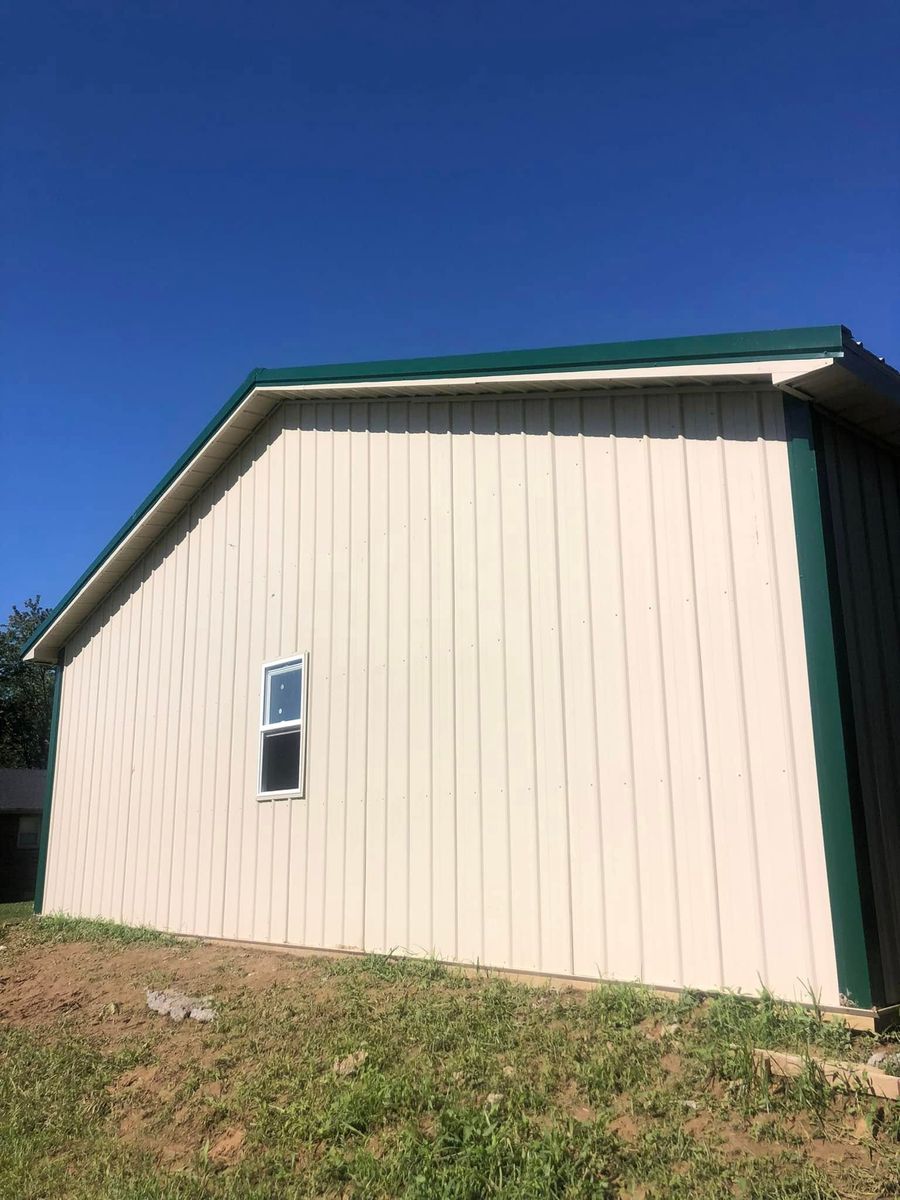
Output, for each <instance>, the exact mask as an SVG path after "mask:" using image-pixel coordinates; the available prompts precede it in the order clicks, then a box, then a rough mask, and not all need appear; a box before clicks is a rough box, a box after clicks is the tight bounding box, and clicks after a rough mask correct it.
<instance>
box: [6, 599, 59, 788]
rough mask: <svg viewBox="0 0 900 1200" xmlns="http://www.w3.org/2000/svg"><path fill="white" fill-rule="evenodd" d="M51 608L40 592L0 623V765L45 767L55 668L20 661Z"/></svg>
mask: <svg viewBox="0 0 900 1200" xmlns="http://www.w3.org/2000/svg"><path fill="white" fill-rule="evenodd" d="M49 611H50V610H49V609H47V608H43V607H42V606H41V598H40V596H36V597H33V598H30V599H28V600H26V601H25V603H24V604H23V605H22V607H21V608H18V607H17V606H16V605H15V604H14V605H13V609H12V612H11V613H10V614H9V617H8V618H7V620H6V624H5V625H0V767H46V765H47V750H48V747H49V744H50V720H51V715H52V710H53V681H54V676H55V674H56V672H55V668H53V667H45V666H42V665H41V664H40V663H24V662H22V658H21V654H22V646H23V645H24V643H25V642H26V641H27V640H28V638H29V637H30V636H31V635H32V633H34V631H35V629H37V627H38V626H39V625H40V624H41V622H42V621H43V620H44V618H45V617H46V616H47V614H48V612H49Z"/></svg>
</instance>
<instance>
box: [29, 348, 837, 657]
mask: <svg viewBox="0 0 900 1200" xmlns="http://www.w3.org/2000/svg"><path fill="white" fill-rule="evenodd" d="M849 340H850V331H849V330H848V329H846V328H845V327H844V326H843V325H819V326H810V327H805V328H801V329H776V330H767V331H759V332H755V333H716V334H710V335H709V336H705V337H683V338H662V339H657V340H654V341H638V342H601V343H597V344H591V345H585V346H557V347H552V348H550V349H544V350H505V351H501V352H500V353H493V354H457V355H450V356H448V357H445V358H405V359H386V360H383V361H379V362H362V363H333V364H330V365H325V366H317V367H279V368H266V367H260V368H258V369H257V370H255V371H251V372H250V374H249V375H248V376H247V378H246V379H245V380H244V382H243V383H242V384H241V386H240V387H239V388H238V389H237V391H235V392H233V393H232V395H231V396H230V397H229V399H228V400H227V402H226V403H225V404H224V405H223V406H222V408H220V409H219V411H218V412H217V413H216V415H215V416H214V417H213V418H212V420H211V421H210V422H209V423H208V424H207V425H206V427H205V428H204V429H203V430H202V431H201V432H200V433H199V434H198V435H197V437H196V438H194V440H193V441H192V442H191V444H190V446H188V448H187V449H186V450H185V452H184V453H183V454H182V455H181V457H180V458H179V459H178V460H177V462H175V463H174V464H173V465H172V466H171V467H170V468H169V470H168V471H167V472H166V473H165V475H164V476H163V477H162V479H161V480H160V481H159V483H157V484H156V486H155V487H154V488H153V490H152V491H151V492H150V494H149V495H148V496H147V497H146V499H145V500H144V501H143V502H142V503H141V504H140V505H139V506H138V507H137V508H136V509H135V511H134V512H133V513H132V514H131V516H130V517H129V518H128V520H127V521H126V522H125V524H124V525H123V526H122V528H121V529H119V531H118V532H117V533H116V534H115V535H114V536H113V537H112V538H111V539H110V540H109V542H107V544H106V545H105V546H104V547H103V549H102V550H101V551H100V553H99V554H98V555H97V557H96V558H95V559H94V561H93V562H92V563H91V564H90V566H89V567H88V568H87V570H86V571H84V572H83V573H82V574H81V575H80V576H79V578H78V579H77V580H76V581H75V583H74V584H73V585H72V586H71V587H70V588H69V590H68V591H67V592H66V594H65V595H64V596H63V598H62V600H60V602H59V604H57V605H56V607H55V608H54V609H53V611H52V612H51V613H50V615H49V616H48V617H47V619H46V620H45V621H44V623H43V624H42V625H41V626H40V627H39V628H38V629H36V630H35V632H34V634H33V635H32V636H31V638H30V639H29V640H28V641H27V642H26V643H25V645H24V646H23V647H22V653H23V654H25V653H27V652H28V651H29V650H30V649H31V648H32V646H34V644H35V643H36V642H37V641H38V640H39V639H40V638H41V636H42V635H43V634H44V632H45V631H46V630H47V629H49V627H50V626H51V625H52V624H53V622H54V621H55V620H56V619H57V618H58V617H59V616H60V615H61V614H62V613H63V612H64V611H65V609H66V608H67V607H68V605H69V604H70V603H71V601H72V600H74V598H75V597H76V596H77V595H78V593H79V592H80V591H81V589H82V588H83V587H84V585H85V584H86V583H87V582H88V580H89V579H90V578H91V577H92V576H93V575H94V573H95V572H96V571H97V570H99V568H100V567H101V566H102V565H103V563H104V562H106V560H107V559H108V558H109V556H110V555H111V554H112V553H113V551H114V550H115V549H116V547H117V546H118V545H119V543H120V542H122V541H124V540H125V538H126V537H127V536H128V534H129V533H131V531H132V529H134V527H135V526H136V525H137V524H138V522H139V521H140V520H141V519H142V517H144V516H145V514H146V513H147V512H148V511H149V510H150V509H151V508H152V507H153V505H154V504H155V503H156V501H157V500H158V499H159V497H160V496H161V495H162V494H163V493H164V492H165V491H166V490H167V488H168V487H169V486H170V485H171V484H172V483H173V482H174V480H175V479H176V478H177V477H178V476H179V475H180V474H181V472H182V471H183V470H184V468H185V467H186V466H187V465H188V463H190V462H191V460H192V459H193V458H195V457H196V455H197V454H198V453H199V451H200V450H202V449H203V447H204V446H205V445H206V443H207V442H208V441H209V440H210V438H211V437H213V435H214V434H215V433H216V432H217V430H218V429H219V428H220V427H221V426H222V425H223V424H224V423H225V421H227V420H228V418H229V417H230V416H231V414H232V413H233V412H234V410H235V409H236V408H237V407H238V405H239V404H240V403H241V401H242V400H244V399H245V398H246V396H248V395H249V393H250V392H251V391H252V390H253V389H254V388H255V387H277V386H279V385H280V386H282V387H287V386H291V385H300V384H314V383H348V384H349V383H360V382H363V381H366V382H378V381H379V380H386V379H397V380H415V379H422V380H426V379H435V378H451V379H464V378H466V377H467V376H474V375H513V374H526V373H531V372H541V371H589V370H615V369H617V368H619V369H627V368H641V367H672V366H685V365H690V364H692V363H696V364H697V365H698V366H699V365H701V364H703V365H705V364H710V363H739V362H752V361H754V360H766V359H804V358H820V357H838V356H840V355H842V354H843V353H844V347H845V345H846V344H849Z"/></svg>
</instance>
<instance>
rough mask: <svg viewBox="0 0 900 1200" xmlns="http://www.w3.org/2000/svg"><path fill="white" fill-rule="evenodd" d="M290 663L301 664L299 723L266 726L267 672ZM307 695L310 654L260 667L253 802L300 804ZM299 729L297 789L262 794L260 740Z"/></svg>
mask: <svg viewBox="0 0 900 1200" xmlns="http://www.w3.org/2000/svg"><path fill="white" fill-rule="evenodd" d="M291 663H299V664H300V720H299V721H276V722H274V723H270V724H268V725H267V724H266V723H265V721H266V672H267V671H271V670H272V669H273V668H274V667H286V666H289V665H290V664H291ZM308 695H309V651H308V650H305V651H303V652H298V653H297V654H288V655H287V657H286V658H273V659H272V660H271V662H265V663H263V665H262V672H261V674H260V684H259V750H258V754H257V757H258V759H259V761H258V763H257V767H256V798H257V800H302V799H303V798H304V796H305V795H306V708H307V697H308ZM298 727H299V729H300V783H299V786H298V787H295V788H287V789H285V790H284V791H280V792H264V791H263V790H262V770H263V738H264V735H265V734H267V733H272V732H274V731H276V730H282V731H287V730H288V729H296V728H298Z"/></svg>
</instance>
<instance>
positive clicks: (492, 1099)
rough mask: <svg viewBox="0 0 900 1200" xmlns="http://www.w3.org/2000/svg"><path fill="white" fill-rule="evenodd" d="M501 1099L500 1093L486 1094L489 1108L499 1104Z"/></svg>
mask: <svg viewBox="0 0 900 1200" xmlns="http://www.w3.org/2000/svg"><path fill="white" fill-rule="evenodd" d="M502 1099H503V1093H502V1092H488V1094H487V1103H488V1104H490V1105H491V1107H493V1106H494V1105H495V1104H499V1103H500V1101H501V1100H502Z"/></svg>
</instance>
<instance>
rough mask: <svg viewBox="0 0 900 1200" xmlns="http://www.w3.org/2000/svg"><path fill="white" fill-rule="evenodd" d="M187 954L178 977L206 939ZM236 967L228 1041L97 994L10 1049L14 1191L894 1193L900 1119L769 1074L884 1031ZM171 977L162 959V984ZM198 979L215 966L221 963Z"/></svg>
mask: <svg viewBox="0 0 900 1200" xmlns="http://www.w3.org/2000/svg"><path fill="white" fill-rule="evenodd" d="M48 920H49V921H51V922H54V921H55V922H56V925H53V924H52V923H51V924H50V925H46V926H45V925H44V922H45V921H48ZM35 924H36V925H39V926H44V931H43V933H42V934H40V935H39V940H32V931H31V927H30V926H21V927H17V929H16V930H15V931H14V937H15V939H17V944H16V945H14V946H13V947H12V948H13V950H15V951H16V959H17V961H19V962H24V963H26V964H27V962H28V956H29V955H32V956H34V957H33V965H36V964H38V962H39V960H41V957H42V956H44V958H45V959H46V958H47V957H48V956H51V957H52V956H54V955H55V956H56V957H53V958H52V961H53V962H54V963H56V962H57V960H58V961H59V963H60V970H63V969H64V964H65V953H66V944H67V943H69V942H72V941H74V940H82V941H85V942H86V943H89V944H93V945H94V946H95V948H96V951H95V952H96V960H97V961H99V962H103V961H104V960H103V959H102V957H101V956H102V951H103V946H102V943H103V942H104V941H106V942H107V943H118V942H121V941H122V940H138V941H147V943H148V945H150V946H151V948H152V945H153V943H154V939H153V938H150V937H147V936H146V931H143V932H142V931H128V932H127V933H124V932H122V928H121V927H117V926H109V925H106V924H105V923H99V922H84V923H75V922H68V921H66V922H60V921H59V920H58V919H56V918H42V920H41V921H40V922H36V923H35ZM79 925H80V926H81V927H82V928H83V929H84V934H83V936H82V937H81V938H80V939H78V938H77V935H76V930H77V929H78V928H79ZM54 928H55V929H56V930H57V934H58V936H57V935H54V936H49V932H48V931H50V930H53V929H54ZM136 932H137V933H138V934H139V935H140V936H138V937H137V938H135V937H134V936H133V935H134V934H135V933H136ZM40 939H42V940H40ZM169 941H171V939H169ZM164 943H165V939H162V944H164ZM58 944H59V948H58ZM179 944H181V945H186V950H185V953H186V956H187V957H186V958H185V959H181V958H179V960H178V964H179V965H178V969H179V972H180V977H181V978H182V979H185V978H189V972H190V963H191V954H192V952H193V947H192V945H191V944H190V943H187V944H185V943H179ZM218 953H219V954H220V955H221V964H220V965H221V968H222V969H221V973H220V975H219V976H217V978H218V980H219V982H218V983H217V985H216V988H215V997H214V1003H215V1004H216V1005H217V1007H218V1010H219V1017H218V1020H217V1021H216V1022H215V1023H214V1024H213V1025H209V1026H203V1027H199V1026H196V1025H193V1024H192V1023H191V1022H185V1023H184V1024H183V1025H176V1024H173V1023H172V1022H170V1021H167V1020H165V1019H163V1018H160V1019H158V1020H157V1019H156V1018H154V1020H153V1023H152V1024H148V1023H147V1021H146V1020H145V1021H144V1023H143V1026H142V1027H141V1028H140V1029H137V1028H136V1026H135V1019H136V1014H139V1013H140V1008H139V1007H138V1006H137V1005H136V1006H135V1007H134V1008H133V1009H132V1010H131V1011H130V1015H129V1011H127V1006H123V1008H124V1009H125V1011H123V1012H122V1013H121V1014H115V1013H114V1014H112V1015H110V1016H108V1017H105V1018H104V1020H103V1021H102V1023H96V1022H94V1023H92V1021H91V1020H89V1019H82V1018H81V1017H80V1016H79V1013H80V1012H84V1013H86V1012H88V1005H87V1003H85V1004H84V1005H83V1007H82V1009H80V1010H79V1009H69V1010H67V1011H66V1013H65V1014H64V1016H62V1017H60V1018H59V1020H58V1021H56V1020H54V1019H53V1018H52V1016H48V1017H47V1019H46V1021H44V1023H43V1024H41V1025H40V1027H39V1028H38V1027H30V1026H29V1027H12V1026H10V1027H8V1028H6V1030H5V1031H4V1032H3V1033H2V1034H0V1197H6V1196H10V1197H13V1196H15V1197H16V1198H17V1200H61V1198H63V1197H65V1198H67V1200H68V1198H72V1200H87V1198H88V1197H90V1198H91V1200H93V1198H95V1197H101V1198H104V1200H157V1198H162V1197H165V1198H166V1200H200V1198H201V1197H202V1198H203V1200H237V1198H238V1197H240V1198H241V1200H262V1198H263V1197H264V1198H265V1200H282V1198H285V1200H287V1198H291V1200H293V1198H299V1197H313V1196H333V1197H361V1198H372V1200H375V1198H386V1197H394V1196H404V1197H413V1198H420V1200H426V1198H427V1200H431V1198H433V1197H436V1198H442V1197H446V1198H448V1200H481V1198H482V1197H502V1198H505V1200H513V1198H515V1200H543V1198H556V1197H560V1198H562V1197H566V1198H581V1197H584V1198H585V1200H586V1198H588V1197H591V1198H593V1197H600V1198H603V1197H623V1198H625V1197H633V1198H636V1197H641V1198H642V1200H663V1198H665V1200H682V1198H683V1200H720V1198H722V1197H732V1196H734V1197H745V1198H747V1200H838V1198H841V1200H852V1198H853V1197H858V1198H859V1200H863V1197H876V1196H884V1197H887V1196H897V1195H900V1120H897V1119H896V1118H895V1115H894V1114H893V1111H892V1109H891V1108H890V1106H888V1107H885V1106H884V1105H883V1104H879V1103H878V1102H875V1101H873V1100H869V1099H866V1098H860V1097H852V1096H836V1095H835V1094H834V1093H832V1092H831V1091H830V1090H829V1089H826V1088H824V1086H823V1085H822V1081H821V1080H820V1079H817V1078H816V1075H815V1071H814V1069H813V1068H812V1067H811V1069H810V1072H809V1073H808V1077H801V1078H800V1079H798V1080H787V1081H778V1080H770V1079H768V1078H766V1077H764V1076H763V1075H761V1074H760V1073H759V1072H758V1071H757V1070H755V1069H754V1068H753V1067H752V1060H750V1058H749V1050H751V1049H752V1048H754V1047H756V1046H771V1047H773V1048H779V1049H784V1050H790V1051H793V1052H795V1053H796V1052H799V1053H804V1052H806V1053H809V1054H812V1053H814V1052H818V1051H819V1050H822V1051H826V1052H827V1053H829V1054H835V1055H836V1054H837V1053H843V1054H844V1055H845V1056H849V1054H851V1053H852V1054H853V1055H854V1056H859V1055H860V1054H863V1053H864V1052H865V1050H866V1049H867V1047H868V1045H869V1043H870V1042H871V1039H869V1040H868V1041H866V1039H859V1038H858V1037H857V1036H856V1035H852V1034H851V1033H850V1032H849V1031H848V1030H847V1029H846V1028H845V1027H844V1026H842V1025H840V1024H838V1025H835V1024H826V1023H824V1022H822V1021H821V1020H820V1019H819V1018H818V1016H817V1015H816V1013H815V1012H810V1011H809V1010H805V1009H802V1008H798V1007H797V1006H792V1005H784V1004H781V1003H779V1002H777V1001H775V1000H773V999H772V998H770V997H764V998H763V1000H762V1001H761V1002H755V1003H754V1002H751V1001H749V1000H745V999H742V998H740V997H722V998H718V999H714V1000H703V999H702V998H701V997H699V996H696V995H692V994H685V995H684V996H682V997H680V998H675V999H666V998H662V997H660V996H658V995H655V994H654V993H652V992H651V991H649V990H648V989H646V988H642V987H624V986H618V985H616V986H605V987H600V988H598V989H596V990H594V991H591V992H587V993H584V992H576V991H574V990H573V991H569V990H557V989H550V988H537V987H528V986H526V985H520V984H515V983H512V982H510V981H509V980H507V979H504V978H503V977H500V976H490V975H487V976H478V977H474V978H473V977H470V976H467V975H465V974H464V973H462V972H460V971H456V970H453V969H449V968H447V967H444V966H442V965H441V964H440V963H435V962H433V961H431V960H427V959H423V960H419V959H401V958H397V957H395V956H391V955H384V956H382V955H379V956H366V957H359V958H353V957H345V958H335V959H326V958H307V959H285V958H279V967H278V970H277V971H276V972H274V973H273V975H272V978H271V982H269V983H267V984H266V985H265V986H260V985H259V984H257V985H256V986H255V987H254V986H253V978H254V976H255V977H257V978H258V976H259V973H260V964H259V962H257V961H254V962H252V963H249V964H248V957H247V956H246V955H244V957H243V958H242V957H241V956H240V954H239V953H237V952H234V951H228V950H226V949H224V948H223V949H221V950H219V951H218ZM229 956H230V957H229ZM88 957H89V959H90V961H89V962H88V963H87V964H84V965H82V967H81V969H82V970H83V971H84V972H86V974H85V976H84V978H86V979H87V978H89V971H91V970H93V969H94V966H93V964H94V959H93V958H90V955H88ZM82 958H83V956H82ZM167 961H169V962H170V961H171V959H169V960H166V959H165V957H164V956H160V957H159V959H158V960H157V961H154V960H153V957H152V955H150V956H149V957H148V959H147V965H146V971H147V973H148V978H149V977H150V975H153V974H158V973H160V972H161V971H163V970H165V969H166V968H165V963H166V962H167ZM267 961H268V960H267ZM242 964H244V966H242ZM251 968H252V972H253V975H248V976H245V975H244V974H243V973H242V972H243V971H244V970H250V969H251ZM109 969H110V970H113V969H115V959H114V958H113V959H110V960H109ZM134 969H135V968H134V967H133V966H132V967H130V968H129V970H130V971H132V972H133V971H134ZM141 969H142V970H143V969H144V968H143V967H142V968H141ZM203 969H204V970H205V971H207V972H210V971H216V970H217V967H216V965H215V962H212V963H211V961H210V954H209V948H207V951H206V952H205V954H204V967H203ZM198 970H199V967H198ZM205 978H209V975H208V974H207V976H205ZM145 983H146V979H145V978H144V977H143V976H137V977H136V976H134V975H133V974H129V975H127V976H123V979H122V982H121V987H122V989H126V988H128V987H131V988H132V989H134V991H135V992H136V993H137V992H139V991H140V990H141V989H142V987H143V986H144V984H145ZM78 986H79V988H80V993H79V994H83V992H84V987H85V985H84V983H83V982H81V983H79V985H78ZM117 986H118V985H117ZM76 990H77V989H76ZM123 995H125V992H124V991H123ZM0 1007H2V994H0ZM148 1031H149V1032H148ZM897 1107H898V1108H900V1106H897Z"/></svg>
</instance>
